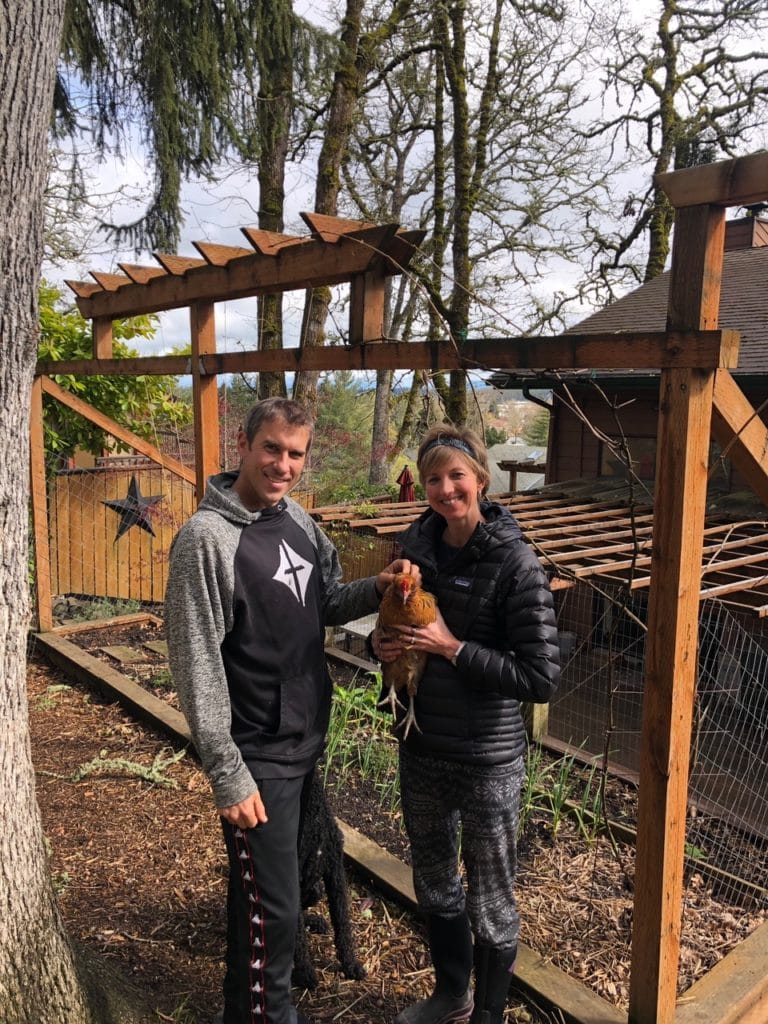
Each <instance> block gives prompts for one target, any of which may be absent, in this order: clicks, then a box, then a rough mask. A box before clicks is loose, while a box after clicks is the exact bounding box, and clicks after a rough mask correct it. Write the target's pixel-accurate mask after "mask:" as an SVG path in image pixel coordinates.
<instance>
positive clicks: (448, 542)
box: [372, 425, 560, 1024]
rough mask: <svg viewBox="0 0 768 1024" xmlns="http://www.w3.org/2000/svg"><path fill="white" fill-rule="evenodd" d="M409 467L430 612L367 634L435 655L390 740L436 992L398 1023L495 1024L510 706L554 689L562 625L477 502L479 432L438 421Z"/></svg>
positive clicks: (389, 649) (502, 992)
mask: <svg viewBox="0 0 768 1024" xmlns="http://www.w3.org/2000/svg"><path fill="white" fill-rule="evenodd" d="M417 466H418V471H419V477H420V479H421V482H422V484H423V486H424V488H425V491H426V497H427V501H428V502H429V508H428V509H427V511H426V512H425V513H424V514H423V515H422V516H421V517H420V518H419V519H418V520H417V521H416V522H415V523H414V524H413V525H412V526H411V527H410V528H409V529H408V531H407V533H406V534H405V536H404V538H403V540H402V550H403V557H404V558H407V559H409V560H410V561H411V562H412V563H416V564H417V565H418V566H419V567H420V568H421V572H422V578H423V585H424V587H425V589H426V590H429V591H431V592H432V593H433V594H435V596H436V597H437V602H438V607H439V612H438V616H437V620H436V621H435V622H434V623H432V624H430V625H426V626H421V627H415V628H412V627H398V628H399V629H400V631H401V632H402V633H403V634H404V635H403V639H402V641H400V642H398V641H396V640H393V639H391V638H390V639H387V638H386V637H384V635H383V634H379V632H378V631H375V632H374V635H373V637H372V643H373V647H374V651H375V652H376V653H377V654H378V656H379V657H380V659H381V660H382V661H391V660H393V659H394V658H395V657H397V655H398V654H399V652H400V651H401V650H402V649H403V647H408V648H410V647H413V648H414V649H416V650H421V651H426V652H427V653H428V654H429V655H431V657H430V658H429V659H428V662H427V668H426V671H425V673H424V676H423V677H422V679H421V681H420V683H419V689H418V694H417V696H416V703H415V715H416V724H417V728H412V729H411V730H410V732H409V735H408V737H407V739H406V740H403V739H402V735H401V734H402V730H401V731H400V732H399V733H398V735H401V745H400V785H401V796H402V806H403V816H404V820H405V826H406V829H407V831H408V837H409V839H410V843H411V850H412V862H413V875H414V886H415V889H416V895H417V898H418V902H419V907H420V909H421V910H422V911H423V912H424V913H425V914H426V918H427V933H428V939H429V948H430V954H431V957H432V962H433V965H434V969H435V987H434V992H433V994H432V995H431V996H430V997H429V998H428V999H422V1000H421V1001H420V1002H417V1003H415V1004H414V1005H413V1006H409V1007H407V1008H406V1009H405V1010H403V1011H402V1012H401V1013H400V1014H399V1015H398V1016H397V1017H396V1019H395V1024H448V1022H451V1021H459V1020H464V1019H466V1018H467V1017H470V1014H471V1024H501V1021H502V1015H503V1011H504V1006H505V1003H506V998H507V992H508V989H509V982H510V974H511V972H512V969H513V965H514V962H515V956H516V953H517V938H518V930H519V918H518V914H517V910H516V908H515V901H514V896H513V893H512V886H513V882H514V877H515V871H516V866H517V856H516V833H517V824H518V813H519V805H520V789H521V785H522V781H523V775H524V770H525V768H524V751H525V746H526V736H525V727H524V725H523V719H522V716H521V713H520V703H519V702H520V701H534V702H541V703H543V702H546V701H548V700H549V698H550V697H551V696H552V693H553V692H554V690H555V688H556V686H557V682H558V678H559V674H560V655H559V649H558V642H557V627H556V624H555V614H554V609H553V602H552V594H551V591H550V588H549V584H548V583H547V579H546V576H545V574H544V572H543V570H542V568H541V566H540V564H539V561H538V559H537V558H536V556H535V555H534V553H533V551H532V550H531V548H530V547H529V546H528V545H527V544H526V543H525V541H524V540H523V538H522V534H521V532H520V529H519V527H518V526H517V523H516V522H515V520H514V519H513V517H512V515H511V514H510V512H509V511H508V510H507V509H505V508H503V507H502V506H500V505H498V504H496V503H493V502H489V501H487V500H485V499H484V494H485V491H486V489H487V487H488V484H489V482H490V473H489V471H488V455H487V452H486V450H485V448H484V446H483V444H482V443H481V441H480V439H479V438H478V437H477V436H476V435H475V434H474V433H473V432H472V431H470V430H465V429H457V428H455V427H452V426H446V425H443V426H440V427H436V428H434V429H432V430H430V431H429V433H428V434H427V435H426V437H425V438H424V440H423V441H422V443H421V446H420V448H419V452H418V457H417ZM403 714H404V711H398V717H399V718H401V716H402V715H403ZM459 824H461V855H462V859H463V861H464V865H465V869H466V880H467V885H466V893H465V889H464V886H463V884H462V881H461V876H460V873H459V853H458V851H459V841H458V831H459ZM473 938H474V943H473ZM473 945H474V949H473ZM473 960H474V968H475V991H474V997H473V994H472V992H471V990H470V985H469V981H470V974H471V970H472V965H473ZM473 1004H474V1009H473Z"/></svg>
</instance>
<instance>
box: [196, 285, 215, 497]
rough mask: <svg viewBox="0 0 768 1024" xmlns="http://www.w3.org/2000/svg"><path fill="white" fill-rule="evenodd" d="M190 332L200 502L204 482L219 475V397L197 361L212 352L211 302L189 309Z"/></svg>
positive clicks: (213, 320) (213, 324)
mask: <svg viewBox="0 0 768 1024" xmlns="http://www.w3.org/2000/svg"><path fill="white" fill-rule="evenodd" d="M189 314H190V327H191V331H192V405H193V407H194V413H195V475H196V480H197V482H196V485H195V488H196V495H197V500H198V502H200V501H201V500H202V497H203V495H204V494H205V482H206V480H207V479H208V477H209V476H213V475H214V474H215V473H218V472H219V396H218V390H217V386H218V377H217V376H216V374H211V375H210V376H207V375H205V374H203V373H202V372H201V371H202V365H201V361H200V357H201V356H203V355H209V354H212V353H214V352H215V351H216V326H215V319H214V307H213V303H212V302H195V303H193V305H192V306H190V310H189Z"/></svg>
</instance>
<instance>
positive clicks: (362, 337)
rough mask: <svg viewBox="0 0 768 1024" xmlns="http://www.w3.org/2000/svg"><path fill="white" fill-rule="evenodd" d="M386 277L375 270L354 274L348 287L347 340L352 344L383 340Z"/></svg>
mask: <svg viewBox="0 0 768 1024" xmlns="http://www.w3.org/2000/svg"><path fill="white" fill-rule="evenodd" d="M385 285H386V278H385V277H384V275H383V274H382V273H381V272H379V271H376V270H369V271H367V272H366V273H365V274H356V275H355V277H353V278H352V281H351V283H350V289H349V341H350V344H352V345H357V344H362V343H363V342H365V341H383V340H384V296H385Z"/></svg>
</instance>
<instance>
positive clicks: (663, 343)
mask: <svg viewBox="0 0 768 1024" xmlns="http://www.w3.org/2000/svg"><path fill="white" fill-rule="evenodd" d="M658 182H659V184H660V185H661V186H662V188H663V189H664V191H665V192H666V194H667V195H668V197H669V199H670V202H671V203H672V205H673V206H674V207H675V209H676V221H675V232H674V244H673V253H672V271H671V282H670V291H669V305H668V315H667V330H666V331H663V332H653V333H648V332H641V333H631V334H630V333H627V334H621V335H615V334H605V335H568V336H565V337H562V336H561V337H546V338H544V337H537V338H511V339H505V340H502V341H479V342H467V343H461V344H458V343H455V342H453V341H448V342H440V343H408V344H403V343H398V342H395V341H391V340H389V339H387V338H386V337H384V331H383V326H382V325H383V322H384V317H383V313H384V288H385V282H386V278H387V277H388V276H390V275H392V274H398V273H402V272H404V271H406V270H407V267H408V263H409V261H410V259H411V257H412V255H413V253H414V251H415V248H416V246H418V244H419V242H420V241H421V234H420V233H419V232H415V233H414V232H407V231H403V230H402V229H401V228H400V227H399V226H398V225H383V226H382V225H372V224H368V223H363V222H352V221H344V220H340V219H338V218H329V217H323V216H320V215H317V214H305V215H304V219H305V221H306V223H307V224H308V226H309V228H310V232H311V233H310V235H309V236H307V237H303V236H302V237H295V236H287V235H275V234H272V233H269V232H264V231H254V230H251V229H246V230H245V236H246V238H247V239H248V241H249V243H250V246H251V248H249V249H245V248H242V249H241V248H236V247H225V246H220V245H212V244H210V243H202V242H201V243H196V248H197V250H198V251H199V253H200V257H201V258H199V259H197V258H196V259H188V258H182V257H178V256H165V255H158V256H157V257H156V259H157V261H158V263H159V267H136V266H131V265H121V269H122V271H123V273H122V274H99V273H94V274H93V277H94V282H95V283H91V282H88V283H80V282H72V283H71V287H72V288H73V290H74V291H75V294H76V295H77V303H78V306H79V308H80V311H81V312H82V314H83V315H84V316H85V317H87V318H89V319H91V320H92V321H93V358H92V359H87V360H79V361H72V362H55V361H46V362H41V363H39V364H38V367H37V376H36V379H35V385H34V394H33V422H32V482H33V515H34V526H35V538H36V550H37V571H38V614H39V623H40V628H41V629H43V630H44V629H46V628H49V627H50V625H51V610H50V601H51V595H50V577H49V576H48V577H46V564H47V563H46V554H47V545H48V539H47V532H46V531H47V518H46V492H45V477H44V468H43V450H42V448H43V446H42V393H43V390H44V389H46V390H51V386H50V383H48V382H47V381H46V378H47V376H48V375H50V374H58V373H70V374H83V375H88V374H111V373H120V374H147V373H154V374H174V375H179V374H191V375H192V380H193V396H194V412H195V441H196V457H197V465H196V481H197V488H198V495H200V494H201V493H202V487H203V483H204V480H205V478H206V477H207V476H208V475H210V474H211V473H214V472H216V471H217V470H218V465H217V461H218V451H219V444H218V429H219V427H218V410H217V401H216V396H217V375H218V374H219V373H233V372H239V371H267V370H269V371H279V370H284V371H289V370H290V371H295V370H303V369H312V370H339V369H344V370H361V369H380V368H387V369H425V368H431V369H453V368H464V369H468V370H470V369H477V368H487V369H495V370H503V369H521V368H529V369H537V370H572V369H590V368H593V369H598V368H599V369H623V368H633V369H654V370H660V371H661V381H660V409H659V429H658V462H657V470H656V498H655V513H654V519H653V529H652V536H651V555H650V588H649V614H648V638H647V648H646V679H645V692H644V706H643V728H642V741H641V769H640V789H639V815H638V842H637V859H636V876H635V900H634V918H633V941H632V970H631V981H630V1008H629V1022H630V1024H673V1022H674V1024H694V1022H695V1024H716V1022H718V1024H731V1022H733V1024H735V1022H736V1021H741V1022H742V1024H746V1022H748V1021H749V1022H751V1024H758V1022H763V1021H765V1020H767V1019H768V981H767V980H766V977H765V975H766V972H765V963H764V957H765V955H766V950H765V939H764V938H763V940H762V943H757V944H750V945H749V951H747V950H745V951H744V952H743V953H742V954H741V956H740V957H739V958H737V959H738V962H739V964H740V965H741V968H743V969H741V970H732V971H731V972H730V973H729V976H728V983H727V985H719V986H718V985H717V983H716V982H713V983H711V984H710V985H709V987H707V986H706V985H705V989H706V995H704V994H703V993H702V997H701V998H700V999H698V1000H696V1001H695V1002H694V1004H693V1005H692V1004H691V1002H690V1000H685V1001H683V1002H682V1003H681V1004H680V1005H679V1006H677V1007H676V980H677V971H678V957H679V945H680V925H681V900H682V886H683V853H684V843H685V820H686V798H687V783H688V757H689V745H690V736H691V724H692V713H693V705H694V690H695V683H696V655H697V631H698V630H697V627H698V612H699V597H700V590H701V585H702V584H701V564H702V552H703V548H704V513H705V497H706V484H707V460H708V451H709V441H710V432H712V433H713V434H714V436H715V437H716V439H717V440H718V442H719V444H720V445H721V447H722V448H726V447H727V448H728V455H729V458H731V460H732V461H733V463H734V464H735V465H736V467H737V468H738V469H739V471H740V472H741V473H742V475H743V476H745V477H746V478H747V479H748V480H749V482H750V484H751V486H752V488H753V489H754V491H755V493H756V494H757V495H758V497H760V498H761V500H763V501H765V502H767V503H768V431H766V428H765V426H764V425H763V423H762V421H761V420H760V419H759V417H758V416H757V414H756V412H755V410H754V409H753V408H752V407H751V405H750V404H749V402H748V401H747V400H746V398H745V397H744V395H743V393H742V392H741V391H740V389H739V387H738V386H737V384H736V383H735V382H734V380H733V377H732V376H731V374H730V372H729V371H730V369H732V368H734V367H735V365H736V361H737V355H738V347H739V339H738V336H737V335H736V333H735V332H733V331H729V330H722V329H719V326H718V307H719V296H720V277H721V268H722V261H723V237H724V228H725V212H726V208H727V207H729V206H744V205H748V204H753V203H758V202H761V201H764V200H766V199H768V153H759V154H755V155H753V156H748V157H744V158H741V159H736V160H729V161H723V162H721V163H716V164H709V165H706V166H702V167H697V168H691V169H687V170H682V171H676V172H672V173H669V174H663V175H660V176H659V177H658ZM344 282H348V283H349V284H350V320H349V343H348V344H346V345H343V346H334V347H331V348H302V347H299V348H297V349H286V350H280V351H263V352H259V351H252V352H244V353H236V354H224V353H217V352H216V335H215V321H214V307H215V303H216V302H222V301H226V300H228V299H235V298H243V297H247V296H257V295H264V294H268V293H271V292H284V291H289V290H295V289H306V288H312V287H315V286H320V285H329V284H340V283H344ZM179 307H188V308H189V310H190V334H191V342H192V356H191V358H187V357H177V356H162V357H151V358H139V359H133V360H120V359H113V358H112V322H113V320H115V319H118V318H122V317H127V316H132V315H136V314H140V313H159V312H162V311H164V310H168V309H174V308H179ZM58 397H59V398H60V399H61V400H63V401H69V400H70V399H68V398H67V397H66V396H65V395H58ZM104 420H105V418H104V417H102V421H104ZM102 425H104V426H106V427H107V429H112V427H110V426H109V425H108V423H106V422H102ZM113 426H116V425H113ZM113 432H115V433H118V436H123V437H124V438H125V437H126V436H127V435H128V432H126V431H122V433H121V431H120V428H118V429H117V430H116V431H113ZM137 447H138V446H137ZM145 451H146V449H145ZM158 455H159V453H158ZM153 457H154V456H153ZM158 461H160V459H158ZM163 464H165V465H166V466H168V464H169V460H167V459H166V460H165V462H164V463H163ZM46 587H47V589H46ZM748 944H749V940H748V942H747V943H744V944H743V945H744V946H747V945H748ZM712 973H713V974H714V972H712ZM705 981H706V980H705ZM601 1019H602V1020H611V1021H614V1020H615V1019H616V1018H615V1015H613V1014H607V1015H606V1016H604V1017H602V1018H601ZM596 1021H597V1018H595V1022H596Z"/></svg>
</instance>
